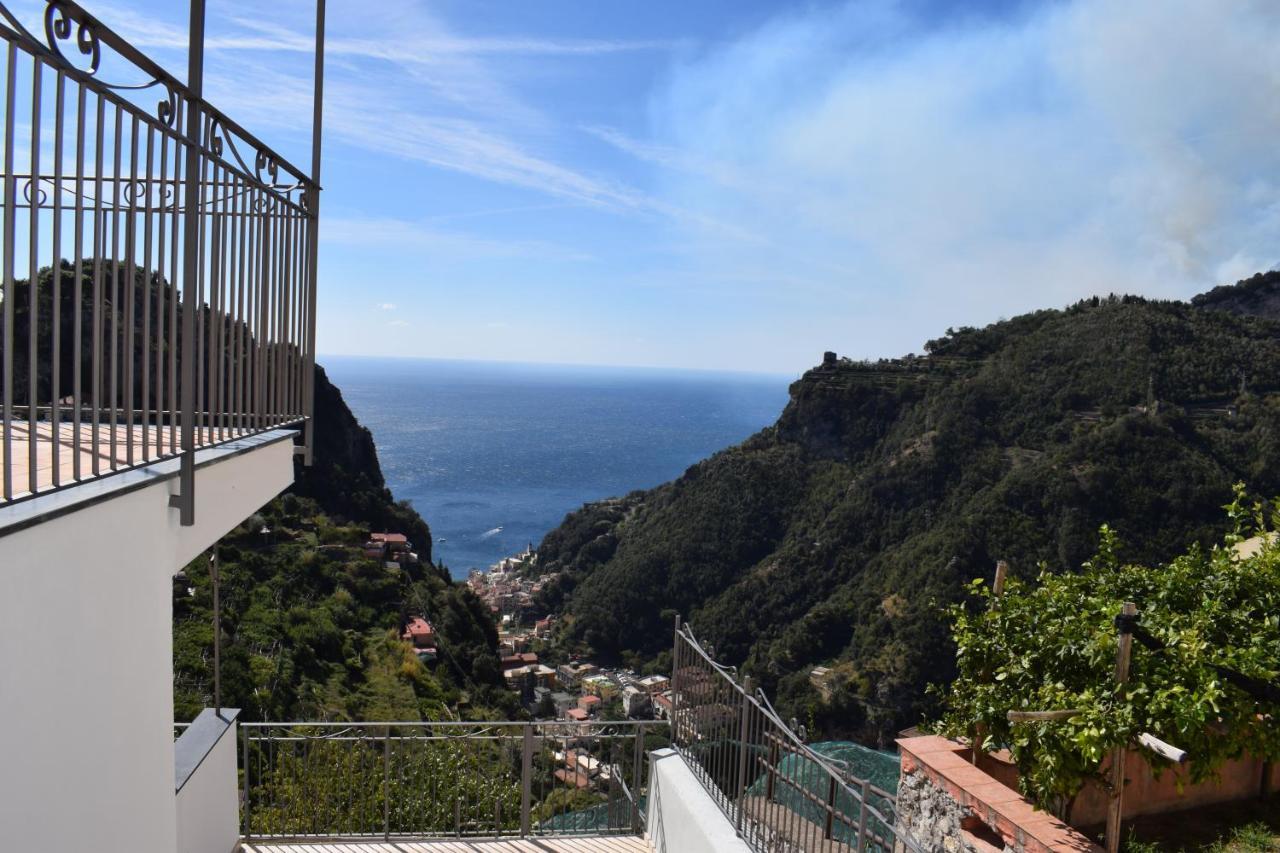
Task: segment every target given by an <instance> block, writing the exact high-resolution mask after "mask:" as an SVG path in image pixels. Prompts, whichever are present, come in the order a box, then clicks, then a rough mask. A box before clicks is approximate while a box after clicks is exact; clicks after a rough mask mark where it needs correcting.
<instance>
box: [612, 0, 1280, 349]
mask: <svg viewBox="0 0 1280 853" xmlns="http://www.w3.org/2000/svg"><path fill="white" fill-rule="evenodd" d="M911 8H913V7H912V6H910V5H909V4H906V3H899V2H893V1H892V0H868V1H867V2H858V3H853V2H850V3H847V4H845V5H843V6H840V7H810V8H806V9H805V10H802V11H798V12H787V13H785V14H783V15H780V16H779V17H778V18H777V19H775V20H774V21H772V22H770V23H769V24H767V25H765V26H763V27H761V28H760V29H758V30H757V31H755V32H753V33H750V34H748V35H746V36H744V37H743V38H741V39H739V40H737V41H735V42H732V43H728V44H726V45H724V46H723V47H721V48H720V49H717V50H714V51H711V52H710V53H708V54H706V55H704V56H702V57H700V58H698V59H695V60H694V61H691V62H689V63H687V64H685V65H683V66H681V67H680V68H679V69H678V70H677V71H676V72H675V73H674V74H673V75H672V76H671V82H670V85H669V86H668V88H667V89H666V91H664V92H663V93H661V94H660V95H659V96H657V97H656V98H655V99H654V107H653V125H654V126H655V127H656V128H658V132H657V133H656V134H655V138H654V139H652V140H641V141H637V140H634V139H631V138H628V137H626V136H625V135H623V134H621V133H619V132H617V131H614V130H612V129H609V128H599V127H593V128H587V130H588V131H589V132H591V133H593V134H594V135H595V136H597V137H598V138H600V139H602V140H604V141H606V142H608V143H609V144H611V145H613V146H615V147H616V148H618V149H620V150H623V151H627V152H628V153H629V154H631V155H632V156H634V157H637V158H639V159H641V160H643V161H645V162H648V163H651V164H653V165H654V166H655V167H656V169H657V173H658V175H659V176H660V177H659V179H658V185H657V188H656V189H655V190H653V191H652V192H653V193H654V195H655V196H656V197H658V198H660V199H662V200H663V201H665V202H667V203H670V204H672V205H673V206H677V207H679V208H681V209H683V210H687V211H692V212H696V213H701V214H705V215H707V216H708V217H709V218H711V219H712V220H713V221H715V222H717V223H725V224H727V225H730V226H736V227H738V228H740V229H742V230H743V231H744V232H746V233H757V234H768V235H770V236H771V239H770V240H769V241H768V242H767V243H765V244H761V246H760V249H759V250H757V251H753V250H751V249H750V247H749V246H747V247H746V248H745V250H744V246H743V245H742V244H739V245H735V246H725V245H722V244H721V241H719V240H716V239H711V238H710V237H705V238H703V239H700V235H699V233H698V230H697V229H696V228H694V227H691V228H690V234H689V241H690V243H691V244H692V245H695V246H696V245H697V244H698V243H699V242H701V243H702V244H703V249H702V256H703V263H704V264H705V266H706V267H707V268H710V269H721V270H734V269H737V270H744V271H750V272H752V273H754V274H757V275H761V274H763V275H771V274H773V275H777V276H778V278H779V280H783V278H784V277H786V276H792V277H796V276H798V277H801V278H807V279H809V280H812V281H814V282H826V283H829V284H831V285H833V286H835V289H836V290H837V291H841V292H843V294H844V296H843V298H840V299H836V300H833V301H828V302H827V303H825V304H824V313H826V314H827V315H828V316H829V317H830V318H831V321H832V322H831V325H832V327H833V328H836V327H837V325H838V324H842V325H843V326H844V328H845V331H844V332H843V333H842V336H847V337H848V339H849V340H851V341H857V342H858V344H857V345H858V346H859V347H863V348H865V349H866V350H870V351H873V352H874V351H880V352H884V351H885V350H889V351H892V350H893V349H906V348H908V347H913V346H915V345H917V344H918V342H919V341H920V340H922V339H923V338H924V337H926V336H927V335H929V334H931V333H934V332H936V331H937V330H938V329H940V328H945V327H946V326H947V325H950V324H953V323H955V322H963V321H968V322H982V321H986V320H990V319H994V317H995V316H997V315H999V314H1010V313H1013V312H1015V311H1017V310H1021V309H1023V308H1032V307H1038V306H1042V305H1044V304H1061V303H1063V302H1066V301H1069V300H1071V299H1075V298H1078V297H1081V296H1084V295H1088V294H1090V293H1094V292H1098V291H1102V292H1106V291H1110V290H1117V291H1139V292H1147V293H1151V294H1153V295H1170V296H1172V295H1177V296H1185V295H1188V294H1190V293H1193V292H1195V291H1196V290H1197V289H1200V288H1202V287H1205V286H1207V285H1209V284H1211V283H1214V282H1215V281H1218V280H1221V279H1224V278H1230V277H1231V276H1235V275H1238V274H1240V273H1242V272H1245V271H1246V270H1249V269H1250V267H1253V266H1269V265H1270V264H1272V263H1274V262H1275V261H1276V260H1277V258H1278V257H1280V255H1278V253H1277V250H1276V249H1275V246H1276V245H1277V244H1280V205H1277V204H1276V202H1275V201H1274V199H1275V198H1276V197H1277V191H1278V190H1280V185H1278V184H1280V180H1278V179H1277V175H1280V152H1278V151H1277V150H1276V149H1275V148H1274V146H1273V145H1272V144H1271V140H1273V139H1274V138H1275V137H1276V135H1277V133H1280V111H1277V110H1276V109H1275V106H1274V104H1273V103H1271V101H1272V100H1273V99H1272V97H1271V96H1272V94H1273V92H1274V89H1275V79H1276V78H1275V72H1274V69H1275V68H1276V67H1280V46H1278V45H1280V7H1276V6H1274V5H1271V4H1258V3H1251V2H1247V0H1223V2H1219V3H1214V4H1204V3H1201V2H1197V0H1134V2H1129V3H1125V4H1121V5H1117V4H1115V3H1113V2H1109V0H1074V2H1069V3H1051V4H1045V5H1044V6H1042V7H1040V8H1039V9H1038V10H1034V11H1031V12H1024V13H1022V14H1019V15H1017V16H1014V17H1013V18H1006V19H991V20H984V21H966V22H964V24H963V25H959V24H955V25H951V24H938V23H937V22H934V21H929V20H923V19H918V18H915V17H913V15H912V14H911V13H910V11H909V10H910V9H911ZM1156 46H1158V47H1156ZM1223 92H1232V93H1234V94H1233V97H1231V98H1223V97H1222V96H1221V95H1222V93H1223ZM663 176H664V177H663ZM686 222H687V223H688V224H690V225H691V226H692V225H696V222H697V220H696V219H695V218H689V219H687V220H686ZM837 271H843V272H837Z"/></svg>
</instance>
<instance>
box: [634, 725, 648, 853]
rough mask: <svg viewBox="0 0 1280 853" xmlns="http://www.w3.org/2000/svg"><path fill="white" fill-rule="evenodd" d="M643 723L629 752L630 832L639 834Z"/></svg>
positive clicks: (642, 777) (642, 773)
mask: <svg viewBox="0 0 1280 853" xmlns="http://www.w3.org/2000/svg"><path fill="white" fill-rule="evenodd" d="M644 760H645V759H644V723H641V724H640V725H639V726H637V727H636V734H635V744H634V745H633V747H632V750H631V764H632V766H631V831H632V832H635V833H639V832H640V785H641V783H642V782H643V780H644V763H643V762H644Z"/></svg>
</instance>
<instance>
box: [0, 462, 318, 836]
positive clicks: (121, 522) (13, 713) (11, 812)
mask: <svg viewBox="0 0 1280 853" xmlns="http://www.w3.org/2000/svg"><path fill="white" fill-rule="evenodd" d="M207 453H213V452H212V451H209V452H207ZM292 479H293V459H292V443H291V442H289V441H287V440H278V441H275V442H274V443H267V444H263V445H261V446H258V447H256V448H255V449H252V450H245V451H243V452H241V453H240V454H239V455H226V454H223V455H222V457H221V458H220V459H219V461H216V462H211V463H210V464H208V465H206V466H204V467H201V468H198V469H197V471H196V517H195V520H196V523H195V526H193V527H185V528H184V527H181V526H180V525H179V523H178V512H177V510H174V509H170V508H169V506H168V501H169V495H170V493H172V492H175V491H176V490H177V485H178V483H177V479H176V478H169V479H158V480H157V481H156V482H155V483H154V484H150V485H145V486H143V487H141V488H137V489H135V490H133V491H129V492H127V493H124V494H121V495H119V496H116V497H111V498H108V499H105V500H102V501H100V502H98V503H94V504H91V505H88V506H85V507H83V508H81V509H78V510H75V511H72V512H69V513H66V514H63V515H60V516H58V517H55V518H52V519H50V520H47V521H44V522H42V523H39V524H35V525H34V526H31V527H28V528H26V529H23V530H19V531H17V532H14V533H10V534H8V535H3V531H2V530H0V848H3V849H5V850H21V851H23V853H68V851H75V850H86V849H92V850H93V851H94V853H173V851H174V849H175V844H176V840H177V836H176V829H175V800H174V779H173V773H174V767H173V726H172V723H173V627H172V618H173V617H172V598H171V596H172V581H171V578H172V576H173V574H174V573H175V572H176V571H177V570H178V569H179V568H181V567H182V566H183V565H185V564H186V563H187V562H189V561H190V560H192V559H193V558H194V557H196V556H197V555H198V554H199V553H200V552H201V551H203V550H204V549H206V548H208V547H209V546H210V545H211V544H213V543H214V542H215V541H216V540H217V539H218V538H219V537H220V536H222V535H223V534H224V533H226V532H227V531H228V530H230V529H231V528H233V527H235V526H236V525H237V524H239V523H240V522H242V521H243V520H244V519H245V518H246V517H248V516H249V515H251V514H252V513H253V512H254V511H256V510H257V509H258V508H259V507H261V506H262V505H263V504H264V503H266V502H267V501H268V500H270V499H271V498H272V497H274V496H275V495H276V494H278V493H279V492H280V491H281V490H282V489H284V488H286V487H287V486H288V485H289V484H290V483H291V482H292ZM67 494H69V493H63V496H64V499H65V496H66V495H67Z"/></svg>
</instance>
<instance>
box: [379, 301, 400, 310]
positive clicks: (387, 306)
mask: <svg viewBox="0 0 1280 853" xmlns="http://www.w3.org/2000/svg"><path fill="white" fill-rule="evenodd" d="M375 307H376V308H377V309H378V310H379V311H394V310H396V304H395V303H394V302H379V303H378V304H377V305H376V306H375Z"/></svg>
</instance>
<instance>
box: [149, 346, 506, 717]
mask: <svg viewBox="0 0 1280 853" xmlns="http://www.w3.org/2000/svg"><path fill="white" fill-rule="evenodd" d="M315 418H316V420H315V423H316V427H315V429H316V434H315V454H314V464H313V465H312V467H310V468H306V467H303V466H302V465H301V463H299V465H298V469H297V471H296V479H295V482H294V485H293V487H292V488H290V489H289V490H288V491H287V492H285V493H284V494H283V495H281V496H280V497H278V498H276V499H275V500H273V501H271V502H270V503H269V504H267V506H265V507H263V508H262V510H261V511H260V512H258V513H257V514H255V515H254V516H252V517H251V518H249V519H248V520H247V521H246V522H245V523H244V524H243V525H241V526H240V527H238V528H237V529H235V530H233V531H232V532H231V533H229V534H228V535H227V536H225V537H224V538H223V540H222V541H221V543H219V546H218V549H217V550H218V556H219V559H220V570H221V597H222V611H221V612H222V631H223V639H222V689H223V697H222V700H223V704H224V705H228V706H232V707H239V708H242V709H244V714H245V719H250V720H292V719H307V720H361V719H364V720H390V719H440V718H445V717H448V716H450V715H452V714H454V713H455V712H456V710H457V709H458V708H460V707H467V708H469V712H470V713H471V714H473V715H476V714H479V715H484V714H487V713H496V714H498V715H503V716H505V715H509V714H511V713H514V712H515V711H516V710H517V707H516V703H515V701H514V699H513V697H512V695H511V694H510V693H509V692H508V691H506V690H505V689H504V688H503V686H502V680H501V677H500V669H499V665H498V658H497V655H496V645H497V634H496V631H495V629H494V627H493V624H492V620H491V619H490V618H489V614H488V612H487V610H486V609H485V608H484V606H483V605H482V604H481V603H480V601H479V600H478V599H477V598H476V597H475V596H474V595H473V594H472V593H471V591H470V590H468V589H467V588H466V587H465V586H464V585H462V584H456V583H454V582H453V581H452V580H451V579H450V577H449V573H448V572H447V571H446V570H445V569H444V568H443V567H439V566H435V565H433V564H432V562H431V532H430V529H429V528H428V526H427V523H426V522H425V521H424V520H423V519H422V517H421V516H419V515H418V513H417V511H416V510H414V509H413V507H412V506H410V505H409V504H408V503H406V502H403V501H401V502H397V501H396V500H395V499H394V498H393V496H392V494H391V492H390V490H389V489H387V486H386V482H385V480H384V479H383V476H382V468H381V466H380V464H379V462H378V455H377V451H376V449H375V447H374V444H373V438H372V436H371V435H370V433H369V431H368V430H367V429H366V428H364V427H363V426H361V425H360V423H359V422H358V421H357V420H356V418H355V416H354V415H352V413H351V411H350V409H348V408H347V405H346V403H345V402H344V401H343V399H342V394H341V392H340V391H339V390H338V388H337V387H335V386H334V385H333V384H332V383H331V382H330V381H329V379H328V377H327V375H326V374H325V372H324V370H323V368H321V367H319V366H318V365H317V367H316V385H315ZM374 532H393V533H403V534H404V535H405V536H406V537H407V538H408V540H409V542H410V543H411V545H412V548H413V551H414V553H415V554H416V559H408V560H404V561H402V562H401V563H400V564H399V565H397V564H395V563H390V564H388V563H385V562H384V561H383V560H382V559H377V558H370V557H369V556H368V554H367V553H366V551H365V548H364V543H365V541H366V540H367V539H368V538H369V534H370V533H374ZM173 610H174V704H175V714H176V717H175V719H180V720H181V719H189V718H190V717H191V716H192V715H194V714H195V713H197V712H198V711H199V709H200V708H202V707H206V706H208V705H210V704H211V703H212V684H213V670H212V644H213V629H212V627H211V622H212V586H211V581H210V578H209V568H208V557H207V556H205V557H201V558H199V559H197V560H196V561H194V562H193V563H192V564H191V565H189V566H187V568H186V569H185V570H184V572H183V573H182V575H180V576H179V577H178V578H175V581H174V598H173ZM413 616H422V617H425V618H426V619H428V620H430V622H431V623H432V625H433V626H434V629H435V635H436V642H437V645H438V651H439V657H438V658H437V659H436V660H435V661H434V662H427V661H424V660H421V659H420V658H419V657H418V656H417V655H415V654H414V652H413V651H412V650H411V649H410V648H409V647H408V645H407V644H405V643H403V642H401V640H400V639H399V633H400V631H401V629H402V628H403V626H404V625H405V623H406V621H407V620H408V619H409V618H411V617H413Z"/></svg>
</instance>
